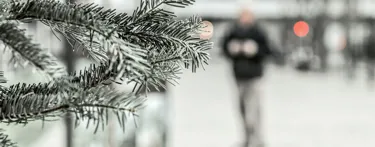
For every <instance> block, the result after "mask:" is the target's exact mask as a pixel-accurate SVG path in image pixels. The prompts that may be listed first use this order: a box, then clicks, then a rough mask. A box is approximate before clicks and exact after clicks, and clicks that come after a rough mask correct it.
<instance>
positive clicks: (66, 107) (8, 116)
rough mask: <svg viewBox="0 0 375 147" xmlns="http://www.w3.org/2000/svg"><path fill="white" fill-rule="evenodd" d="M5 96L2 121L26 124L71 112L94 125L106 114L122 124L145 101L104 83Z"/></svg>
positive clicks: (105, 118)
mask: <svg viewBox="0 0 375 147" xmlns="http://www.w3.org/2000/svg"><path fill="white" fill-rule="evenodd" d="M5 95H6V97H5V98H2V99H1V100H0V103H1V105H0V121H1V122H3V123H27V122H29V121H33V120H44V119H46V118H48V117H56V116H62V115H61V114H63V113H66V112H72V113H74V114H75V117H76V121H82V120H85V119H87V120H90V121H93V124H94V125H96V127H98V126H99V125H102V126H103V127H104V123H105V122H106V121H107V119H108V118H107V117H108V116H107V115H109V113H115V114H116V115H118V117H119V118H120V120H119V123H120V125H121V126H123V127H125V126H124V125H125V122H124V121H123V120H124V119H126V118H125V117H127V115H129V114H131V115H135V113H136V112H137V111H138V110H139V109H140V108H141V107H142V104H143V101H144V100H145V99H144V98H141V97H140V96H136V95H133V94H129V93H119V92H115V91H113V90H112V89H110V88H109V87H108V86H99V87H96V88H91V89H77V91H76V92H74V93H73V92H72V93H59V94H56V95H45V94H44V95H42V94H35V93H27V94H23V93H15V92H14V91H12V92H7V93H5ZM76 124H77V125H78V124H79V122H76ZM88 125H89V124H88Z"/></svg>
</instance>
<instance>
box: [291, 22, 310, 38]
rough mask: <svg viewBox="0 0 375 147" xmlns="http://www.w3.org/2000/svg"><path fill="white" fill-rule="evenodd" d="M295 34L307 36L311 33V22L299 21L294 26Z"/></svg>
mask: <svg viewBox="0 0 375 147" xmlns="http://www.w3.org/2000/svg"><path fill="white" fill-rule="evenodd" d="M293 31H294V34H296V36H298V37H305V36H306V35H307V34H308V33H309V24H307V23H306V22H305V21H298V22H297V23H295V24H294V26H293Z"/></svg>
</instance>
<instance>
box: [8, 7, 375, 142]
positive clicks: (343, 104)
mask: <svg viewBox="0 0 375 147" xmlns="http://www.w3.org/2000/svg"><path fill="white" fill-rule="evenodd" d="M75 2H77V3H89V2H95V3H97V4H99V5H102V6H106V7H108V8H115V9H117V11H119V12H128V13H131V12H132V11H133V10H134V9H135V7H136V6H138V4H139V0H95V1H92V0H91V1H90V0H75ZM244 7H247V8H250V9H251V10H252V12H253V13H254V16H255V18H256V21H257V23H259V24H260V26H261V27H262V28H263V30H264V31H265V33H266V34H267V38H268V39H269V44H270V46H271V49H272V50H273V51H274V52H275V53H277V56H273V57H270V58H268V60H267V62H266V64H265V72H264V77H262V79H263V81H264V82H262V84H261V86H262V91H263V96H262V98H261V103H260V105H261V113H262V116H263V117H262V119H263V120H262V124H263V125H262V127H263V128H264V142H265V147H337V146H340V147H353V146H358V147H374V146H375V140H374V138H375V107H374V106H375V87H373V85H375V84H374V83H375V82H374V81H373V79H374V67H375V62H374V61H375V60H374V59H373V58H374V57H375V53H374V51H373V50H375V44H374V42H373V39H375V38H374V37H375V34H374V33H375V11H374V10H375V0H282V1H281V0H196V3H195V4H194V5H193V6H190V7H187V8H185V9H175V8H168V7H166V9H169V10H171V11H174V12H176V13H177V15H178V17H179V18H187V17H189V16H192V15H198V16H201V17H202V18H203V20H207V21H210V22H211V23H212V24H213V26H214V31H213V37H212V38H211V40H212V41H213V42H214V48H213V49H212V50H211V51H210V54H211V57H212V60H211V61H210V63H209V65H208V66H206V68H205V70H199V71H198V72H197V73H191V71H190V70H186V71H185V72H184V73H183V74H182V75H181V80H180V82H179V83H180V84H179V85H176V86H172V85H170V86H168V89H167V90H166V91H163V92H159V93H152V94H151V95H150V96H149V101H148V108H147V109H145V111H144V112H142V113H141V114H140V115H141V118H139V119H138V118H136V120H137V123H139V124H140V125H139V126H138V128H137V130H135V128H136V127H135V124H134V121H129V124H128V126H127V128H126V131H125V133H124V132H122V129H121V128H120V127H119V125H118V124H117V120H116V118H114V119H113V121H112V122H110V123H111V124H110V125H109V127H107V128H106V129H105V130H104V131H99V132H98V133H97V134H93V130H94V128H88V129H86V125H85V124H84V123H82V124H83V125H81V126H79V127H78V128H76V129H73V131H71V130H72V129H69V128H72V126H71V125H69V123H68V124H67V123H66V122H69V120H66V119H61V121H55V122H46V123H45V124H44V126H43V127H42V123H41V122H33V123H30V124H29V125H27V126H14V125H9V126H1V127H4V128H5V129H6V131H7V133H9V135H10V137H11V138H12V139H14V141H16V142H18V143H19V145H20V146H21V147H22V146H23V147H34V146H35V147H36V146H38V147H50V146H54V147H73V146H74V147H135V146H137V147H163V146H168V147H239V146H240V144H241V141H242V140H243V137H242V136H243V135H242V134H241V131H243V130H241V129H242V127H241V126H240V121H239V120H240V115H239V113H238V109H239V108H238V105H237V101H238V99H237V97H238V96H237V95H238V94H237V91H236V85H235V82H234V77H233V74H232V68H231V63H230V61H228V60H227V59H226V58H224V57H223V53H222V46H221V44H222V43H221V41H222V38H223V36H224V34H225V33H226V32H227V30H228V29H229V28H230V25H231V24H232V23H233V22H235V21H236V19H237V18H238V16H239V12H240V11H241V9H243V8H244ZM297 22H304V24H305V25H306V24H307V25H308V29H306V28H304V27H301V26H299V25H297V24H298V23H297ZM23 27H24V28H25V29H27V33H28V34H30V35H33V36H34V38H35V41H36V42H38V43H41V45H42V47H43V48H48V49H50V50H51V51H52V52H53V53H54V54H55V55H56V56H58V57H59V58H61V60H62V61H63V62H65V63H66V65H67V66H68V69H69V70H70V71H73V70H80V69H83V68H84V67H85V66H87V65H88V64H90V63H91V61H89V60H87V59H86V58H84V56H82V55H81V54H77V53H71V52H69V51H68V50H70V49H71V48H70V47H69V45H68V44H67V43H66V42H64V41H59V40H58V39H57V38H56V37H55V35H54V34H53V33H52V32H51V30H50V29H49V28H48V27H45V26H44V25H43V24H41V23H36V22H32V23H28V24H23ZM297 31H300V32H301V31H302V33H305V34H306V35H304V36H300V37H299V35H298V34H299V32H297ZM3 57H4V58H2V60H7V58H6V55H5V56H3ZM3 66H4V67H6V65H3ZM30 71H31V68H30V69H28V68H25V69H22V68H21V69H20V68H13V67H10V66H8V67H7V68H6V70H5V76H6V78H7V79H8V80H9V83H7V84H13V83H17V82H21V81H22V82H27V83H32V82H39V81H43V80H46V79H44V78H43V77H42V76H40V75H39V74H38V73H37V72H36V73H35V72H33V73H31V72H30ZM117 88H118V89H120V90H124V91H130V90H131V85H122V86H118V87H117ZM143 114H144V115H143ZM131 119H133V118H130V119H129V120H131ZM138 121H139V122H138ZM155 126H157V127H155ZM67 128H68V129H67ZM67 134H68V135H67ZM69 134H70V135H69ZM67 139H68V141H67Z"/></svg>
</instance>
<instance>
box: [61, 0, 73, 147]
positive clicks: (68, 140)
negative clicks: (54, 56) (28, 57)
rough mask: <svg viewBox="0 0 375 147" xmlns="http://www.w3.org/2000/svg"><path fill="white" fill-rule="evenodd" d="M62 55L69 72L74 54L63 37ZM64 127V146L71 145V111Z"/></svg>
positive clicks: (70, 1) (71, 70) (69, 146)
mask: <svg viewBox="0 0 375 147" xmlns="http://www.w3.org/2000/svg"><path fill="white" fill-rule="evenodd" d="M75 1H76V0H66V3H75ZM63 46H64V47H63V49H64V52H63V53H64V55H63V60H64V61H65V64H66V68H67V72H68V73H69V74H70V73H72V72H73V71H74V69H75V62H76V56H75V54H74V52H73V47H72V46H71V45H70V44H69V43H68V41H66V40H65V39H64V42H63ZM64 121H65V127H66V128H65V129H66V147H73V117H72V114H71V113H67V114H66V116H65V120H64Z"/></svg>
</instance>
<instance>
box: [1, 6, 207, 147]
mask: <svg viewBox="0 0 375 147" xmlns="http://www.w3.org/2000/svg"><path fill="white" fill-rule="evenodd" d="M194 1H195V0H140V6H139V7H137V8H136V9H135V10H134V12H133V13H132V14H126V13H117V12H115V10H114V9H106V8H104V7H101V6H98V5H96V4H93V3H91V4H72V3H70V4H66V3H62V2H59V1H57V0H0V43H2V44H4V45H5V47H6V48H5V49H4V50H5V51H7V52H9V53H10V55H11V58H10V64H11V65H24V66H25V65H26V66H33V67H34V68H36V69H37V70H38V71H40V72H41V74H44V75H45V76H47V77H48V78H49V81H48V82H41V83H34V84H26V83H18V84H14V85H11V86H2V85H0V122H1V123H9V124H27V123H28V122H30V121H36V120H40V121H46V120H50V119H51V118H55V117H61V116H63V115H64V114H65V113H72V114H74V116H75V122H76V123H75V124H76V125H79V122H82V121H83V120H89V121H88V123H89V124H88V125H92V124H94V125H95V126H94V127H95V128H96V129H95V132H96V131H97V130H98V129H99V128H104V127H105V125H106V123H107V121H108V115H109V114H110V113H113V114H115V115H116V116H117V118H118V122H119V123H120V125H121V126H122V128H123V129H125V126H124V125H125V121H126V120H127V116H129V115H136V113H137V111H138V110H139V109H140V108H142V107H143V102H144V101H145V100H146V96H147V95H145V94H143V93H145V92H144V91H141V89H145V90H147V89H149V88H151V87H153V88H157V87H160V86H161V87H163V86H165V85H164V84H163V83H164V82H161V81H167V82H168V83H171V84H177V80H178V78H179V74H180V73H181V71H182V69H183V68H190V69H192V72H195V71H196V69H197V68H200V67H202V66H204V65H206V64H207V61H208V60H209V55H208V53H207V50H209V49H211V48H212V43H211V42H209V41H208V40H203V39H200V38H199V33H201V31H202V28H203V27H205V26H204V25H202V20H201V19H200V18H199V17H196V16H193V17H190V18H188V19H184V20H177V18H176V16H175V14H174V13H173V12H170V11H167V10H163V9H161V8H159V7H160V6H162V5H164V6H171V7H180V8H184V7H186V6H189V5H192V4H193V3H194ZM29 20H37V21H39V22H42V23H43V24H45V25H46V26H48V27H50V28H51V30H52V31H53V33H54V34H62V35H63V36H64V38H59V39H66V40H67V41H68V42H69V43H70V45H72V46H73V47H74V48H75V49H82V50H83V51H84V52H85V53H87V57H88V58H90V59H92V60H94V61H96V63H97V64H92V65H90V66H89V67H87V68H86V69H85V70H81V71H78V72H75V73H67V72H66V70H65V67H64V66H63V65H62V64H61V63H60V62H59V60H58V59H57V58H56V57H55V56H53V55H52V54H51V53H50V52H49V50H48V49H44V48H41V47H40V46H39V45H38V44H36V43H33V41H32V38H30V37H28V36H26V35H25V30H23V29H20V28H19V24H20V23H23V22H27V21H29ZM0 61H1V60H0ZM4 74H5V76H6V73H4V72H3V71H2V69H0V82H1V83H5V82H6V80H5V78H4ZM1 83H0V84H1ZM112 83H117V84H122V83H135V86H134V89H133V91H132V92H129V93H125V92H117V91H115V90H113V89H112V88H111V87H110V86H109V85H110V84H112ZM146 94H147V92H146ZM0 145H1V146H4V147H8V146H9V147H11V146H16V144H15V143H13V142H12V141H10V140H9V138H8V136H7V135H6V134H5V133H4V132H3V130H0Z"/></svg>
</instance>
